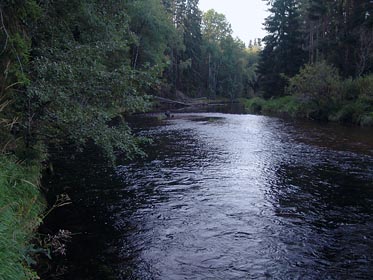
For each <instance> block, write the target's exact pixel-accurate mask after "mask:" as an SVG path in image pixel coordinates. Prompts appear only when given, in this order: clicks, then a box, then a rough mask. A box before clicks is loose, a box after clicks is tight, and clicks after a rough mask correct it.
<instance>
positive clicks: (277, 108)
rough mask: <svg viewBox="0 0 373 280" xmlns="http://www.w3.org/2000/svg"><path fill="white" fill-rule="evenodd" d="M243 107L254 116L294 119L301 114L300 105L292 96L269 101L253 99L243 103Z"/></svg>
mask: <svg viewBox="0 0 373 280" xmlns="http://www.w3.org/2000/svg"><path fill="white" fill-rule="evenodd" d="M245 107H246V109H247V110H248V111H249V112H250V113H255V114H258V113H261V114H284V115H289V116H292V117H296V116H299V114H300V113H301V112H302V110H301V104H300V103H299V102H297V100H296V98H295V97H293V96H283V97H279V98H275V99H269V100H265V99H263V98H260V97H254V98H251V99H248V100H246V101H245Z"/></svg>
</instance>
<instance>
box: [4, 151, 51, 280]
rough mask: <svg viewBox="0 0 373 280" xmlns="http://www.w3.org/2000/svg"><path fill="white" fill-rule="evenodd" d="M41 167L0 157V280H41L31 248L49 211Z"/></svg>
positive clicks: (33, 247)
mask: <svg viewBox="0 0 373 280" xmlns="http://www.w3.org/2000/svg"><path fill="white" fill-rule="evenodd" d="M40 174H41V168H40V166H39V165H36V164H33V165H27V164H24V163H20V162H17V161H16V160H15V159H14V158H12V157H10V156H4V155H1V156H0V186H1V188H0V279H9V280H13V279H14V280H22V279H27V280H28V279H38V277H37V275H36V273H35V272H34V271H33V270H32V269H31V265H34V264H35V261H34V260H33V254H35V253H36V252H37V250H38V248H35V246H34V245H33V244H32V240H33V239H34V238H35V233H36V230H37V228H38V226H39V225H40V223H41V221H42V219H41V215H42V213H43V211H44V209H45V207H46V203H45V201H44V199H43V198H42V195H41V192H40V189H39V181H40Z"/></svg>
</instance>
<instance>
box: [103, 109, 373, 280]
mask: <svg viewBox="0 0 373 280" xmlns="http://www.w3.org/2000/svg"><path fill="white" fill-rule="evenodd" d="M137 127H138V133H139V134H141V135H144V136H147V137H151V138H153V140H154V142H153V144H152V146H151V147H150V148H149V150H148V154H149V157H148V158H147V159H146V160H144V161H142V162H139V163H132V164H127V165H122V166H119V167H118V169H117V175H118V176H119V177H120V180H121V182H122V183H121V187H120V188H117V189H112V190H111V191H112V196H113V197H115V199H112V204H111V206H110V207H109V212H110V213H111V216H112V217H111V219H112V222H113V223H114V225H115V227H116V229H117V230H118V232H119V237H118V240H117V241H116V242H117V246H119V248H120V261H119V270H120V274H121V276H120V277H119V279H131V278H132V279H356V278H370V277H371V276H372V275H373V236H372V235H371V233H372V232H373V208H372V201H373V132H372V130H369V129H367V130H363V129H359V128H343V127H338V126H330V125H328V126H325V125H324V126H321V125H316V124H307V123H304V122H288V121H284V120H280V119H275V118H268V117H263V116H250V115H227V114H212V113H206V114H203V113H201V114H179V115H176V116H175V118H174V119H171V120H168V121H166V123H164V124H162V125H161V124H160V123H159V122H147V121H146V119H139V120H138V124H137Z"/></svg>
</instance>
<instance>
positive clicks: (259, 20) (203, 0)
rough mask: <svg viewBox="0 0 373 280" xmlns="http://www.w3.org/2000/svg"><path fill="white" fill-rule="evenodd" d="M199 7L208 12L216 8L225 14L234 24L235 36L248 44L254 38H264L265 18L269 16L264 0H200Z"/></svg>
mask: <svg viewBox="0 0 373 280" xmlns="http://www.w3.org/2000/svg"><path fill="white" fill-rule="evenodd" d="M199 8H200V9H201V10H202V11H203V12H206V11H207V10H209V9H214V10H215V11H217V12H218V13H221V14H224V15H225V16H226V17H227V20H228V21H229V22H230V24H231V25H232V29H233V36H234V37H236V36H237V37H239V38H240V39H241V40H242V41H244V42H245V44H246V45H247V44H248V43H249V41H250V39H251V40H254V38H263V37H264V36H265V35H266V32H265V31H264V30H263V22H264V19H265V18H266V17H267V16H268V13H267V11H266V10H267V6H266V4H265V2H264V1H263V0H199Z"/></svg>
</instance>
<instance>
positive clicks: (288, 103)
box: [243, 96, 373, 127]
mask: <svg viewBox="0 0 373 280" xmlns="http://www.w3.org/2000/svg"><path fill="white" fill-rule="evenodd" d="M243 102H244V104H245V108H246V109H247V111H248V112H249V113H253V114H264V115H282V116H288V117H292V118H303V119H312V120H318V121H331V122H338V123H343V124H354V125H359V126H363V127H372V126H373V105H372V104H370V103H369V102H367V100H361V99H357V100H354V101H346V102H340V103H339V104H333V106H330V108H328V110H325V109H320V108H317V107H312V106H309V105H307V104H304V103H302V102H300V101H299V100H298V99H297V97H295V96H283V97H279V98H274V99H269V100H266V99H263V98H260V97H254V98H251V99H246V100H244V101H243ZM331 105H332V104H331Z"/></svg>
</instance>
